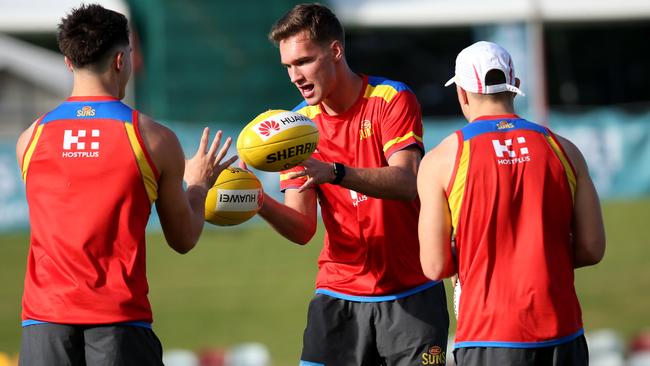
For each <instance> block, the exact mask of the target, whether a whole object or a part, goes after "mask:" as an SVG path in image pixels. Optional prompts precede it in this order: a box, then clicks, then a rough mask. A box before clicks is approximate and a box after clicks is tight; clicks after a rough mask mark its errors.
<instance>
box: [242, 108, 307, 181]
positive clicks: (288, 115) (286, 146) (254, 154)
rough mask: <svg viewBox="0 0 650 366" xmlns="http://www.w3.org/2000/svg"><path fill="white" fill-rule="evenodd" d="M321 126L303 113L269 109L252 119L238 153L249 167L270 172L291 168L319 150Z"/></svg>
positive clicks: (244, 132)
mask: <svg viewBox="0 0 650 366" xmlns="http://www.w3.org/2000/svg"><path fill="white" fill-rule="evenodd" d="M316 144H318V128H317V127H316V124H314V122H313V121H312V120H311V119H309V118H307V117H305V116H304V115H302V114H299V113H295V112H289V111H285V110H280V109H276V110H270V111H266V112H264V113H262V114H260V115H258V116H257V117H255V119H254V120H252V121H251V122H250V123H249V124H248V125H246V127H244V129H243V130H242V131H241V133H240V134H239V138H237V154H238V155H239V157H240V158H241V159H242V160H243V161H244V162H245V163H246V164H248V165H249V166H252V167H253V168H255V169H259V170H264V171H267V172H279V171H281V170H285V169H289V168H292V167H294V166H296V165H298V164H300V163H302V162H303V161H304V160H305V159H307V158H308V157H309V156H311V154H312V153H313V152H314V150H316Z"/></svg>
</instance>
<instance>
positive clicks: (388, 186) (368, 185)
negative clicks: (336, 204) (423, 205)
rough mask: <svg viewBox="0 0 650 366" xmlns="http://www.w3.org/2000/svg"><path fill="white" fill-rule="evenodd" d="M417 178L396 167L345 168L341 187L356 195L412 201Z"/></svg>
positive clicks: (409, 172)
mask: <svg viewBox="0 0 650 366" xmlns="http://www.w3.org/2000/svg"><path fill="white" fill-rule="evenodd" d="M416 181H417V177H416V176H415V174H413V172H412V171H410V170H409V169H406V168H402V167H397V166H387V167H382V168H352V167H347V166H346V175H345V178H344V179H343V181H342V182H341V185H342V186H343V187H345V188H348V189H351V190H353V191H355V192H358V193H363V194H365V195H368V196H371V197H376V198H387V199H398V200H413V199H415V198H416V197H417V185H416Z"/></svg>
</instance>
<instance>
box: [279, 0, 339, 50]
mask: <svg viewBox="0 0 650 366" xmlns="http://www.w3.org/2000/svg"><path fill="white" fill-rule="evenodd" d="M303 30H307V31H308V32H309V38H310V39H312V40H314V41H316V42H318V43H321V44H322V43H326V42H330V41H333V40H337V41H340V42H341V43H343V44H345V32H344V31H343V27H342V26H341V23H340V22H339V20H338V18H337V17H336V15H334V13H333V12H332V11H331V10H330V9H328V8H327V7H326V6H324V5H321V4H319V3H313V4H299V5H296V6H295V7H294V8H293V9H291V10H290V11H289V12H287V13H286V14H284V16H282V18H280V19H279V20H278V21H277V22H276V23H275V24H273V27H271V31H270V32H269V40H270V41H271V42H273V43H274V44H276V45H277V44H278V43H279V42H280V41H281V40H283V39H286V38H289V37H291V36H294V35H296V34H298V33H300V32H302V31H303Z"/></svg>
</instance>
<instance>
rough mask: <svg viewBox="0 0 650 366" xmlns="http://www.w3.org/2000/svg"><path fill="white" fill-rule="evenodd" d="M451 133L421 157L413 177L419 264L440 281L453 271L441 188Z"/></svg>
mask: <svg viewBox="0 0 650 366" xmlns="http://www.w3.org/2000/svg"><path fill="white" fill-rule="evenodd" d="M456 145H457V143H456V138H455V135H452V136H450V137H448V138H447V139H445V140H444V141H443V142H441V143H440V145H438V146H437V147H436V148H434V149H433V150H431V151H430V152H429V153H427V154H426V155H425V156H424V158H423V159H422V164H421V165H420V171H419V172H418V177H417V187H418V194H419V196H420V205H421V207H420V219H419V223H418V236H419V239H420V263H421V265H422V270H423V272H424V274H425V275H426V276H427V277H428V278H430V279H432V280H440V279H443V278H446V277H450V276H452V275H453V274H455V273H456V264H455V262H454V259H453V256H452V252H451V233H452V223H451V213H450V212H449V205H448V203H447V196H446V194H445V188H446V185H447V182H449V179H450V177H451V171H452V169H453V159H454V157H455V150H456Z"/></svg>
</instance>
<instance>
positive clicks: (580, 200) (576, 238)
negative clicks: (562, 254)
mask: <svg viewBox="0 0 650 366" xmlns="http://www.w3.org/2000/svg"><path fill="white" fill-rule="evenodd" d="M556 136H557V135H556ZM557 138H558V140H559V141H560V143H561V144H562V147H563V148H564V151H566V153H567V155H569V158H570V159H571V162H572V163H573V166H574V168H575V170H576V191H575V199H574V203H573V233H572V234H573V246H574V248H573V250H574V267H575V268H578V267H584V266H590V265H594V264H596V263H598V262H600V261H601V260H602V259H603V256H604V255H605V227H604V225H603V216H602V212H601V209H600V200H599V199H598V193H597V192H596V188H595V187H594V183H593V181H592V180H591V177H590V176H589V169H588V167H587V163H586V161H585V158H584V157H583V156H582V153H581V152H580V150H578V148H577V147H576V146H575V145H574V144H573V143H571V142H570V141H569V140H567V139H565V138H563V137H561V136H557Z"/></svg>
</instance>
